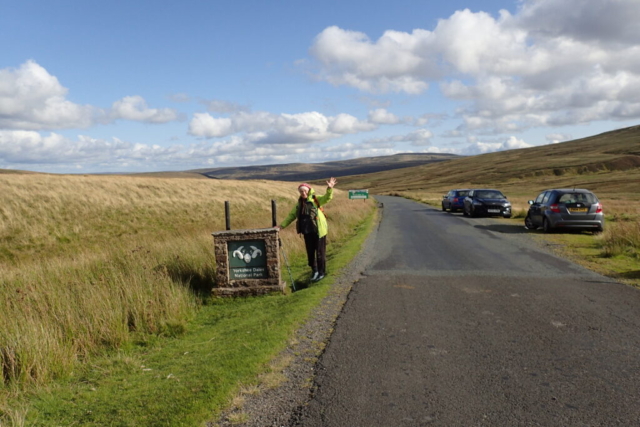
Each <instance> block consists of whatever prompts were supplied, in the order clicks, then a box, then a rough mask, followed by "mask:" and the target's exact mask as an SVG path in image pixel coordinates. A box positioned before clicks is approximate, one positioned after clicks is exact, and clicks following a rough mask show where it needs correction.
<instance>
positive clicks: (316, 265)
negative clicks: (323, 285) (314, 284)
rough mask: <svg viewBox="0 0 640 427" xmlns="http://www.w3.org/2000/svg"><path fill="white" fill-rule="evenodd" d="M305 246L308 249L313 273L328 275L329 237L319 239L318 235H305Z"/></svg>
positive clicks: (308, 257)
mask: <svg viewBox="0 0 640 427" xmlns="http://www.w3.org/2000/svg"><path fill="white" fill-rule="evenodd" d="M304 246H305V247H306V248H307V260H308V261H309V267H311V268H312V269H313V271H314V272H315V271H317V272H318V273H320V274H322V275H324V274H326V272H327V271H326V264H327V236H324V237H318V235H317V234H316V233H309V234H305V235H304Z"/></svg>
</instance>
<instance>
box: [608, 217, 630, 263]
mask: <svg viewBox="0 0 640 427" xmlns="http://www.w3.org/2000/svg"><path fill="white" fill-rule="evenodd" d="M598 244H599V246H600V248H601V251H602V255H603V256H605V257H614V256H618V255H625V256H628V257H630V258H632V259H635V260H636V261H640V223H639V222H638V219H637V218H636V219H635V220H626V221H625V220H617V221H612V222H609V223H608V224H607V226H606V228H605V230H604V232H603V233H602V235H601V236H600V238H599V239H598Z"/></svg>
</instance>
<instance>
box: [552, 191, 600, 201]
mask: <svg viewBox="0 0 640 427" xmlns="http://www.w3.org/2000/svg"><path fill="white" fill-rule="evenodd" d="M558 203H566V204H571V203H590V204H593V203H597V202H596V196H594V195H593V194H591V193H564V194H562V195H561V196H560V198H559V199H558Z"/></svg>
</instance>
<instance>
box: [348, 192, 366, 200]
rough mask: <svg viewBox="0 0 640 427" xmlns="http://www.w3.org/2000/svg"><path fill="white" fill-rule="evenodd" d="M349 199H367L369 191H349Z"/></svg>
mask: <svg viewBox="0 0 640 427" xmlns="http://www.w3.org/2000/svg"><path fill="white" fill-rule="evenodd" d="M349 198H350V199H368V198H369V190H349Z"/></svg>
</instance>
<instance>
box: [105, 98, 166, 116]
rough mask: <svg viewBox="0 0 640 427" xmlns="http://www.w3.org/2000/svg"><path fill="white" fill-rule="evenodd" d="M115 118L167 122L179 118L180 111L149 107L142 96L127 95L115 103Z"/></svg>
mask: <svg viewBox="0 0 640 427" xmlns="http://www.w3.org/2000/svg"><path fill="white" fill-rule="evenodd" d="M110 116H111V118H112V119H113V120H117V119H124V120H132V121H138V122H146V123H167V122H171V121H174V120H177V119H178V113H177V112H176V110H173V109H171V108H162V109H158V108H149V107H148V106H147V102H146V101H145V100H144V98H142V97H141V96H138V95H135V96H126V97H124V98H122V99H120V100H118V101H116V102H114V103H113V106H112V107H111V114H110Z"/></svg>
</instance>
